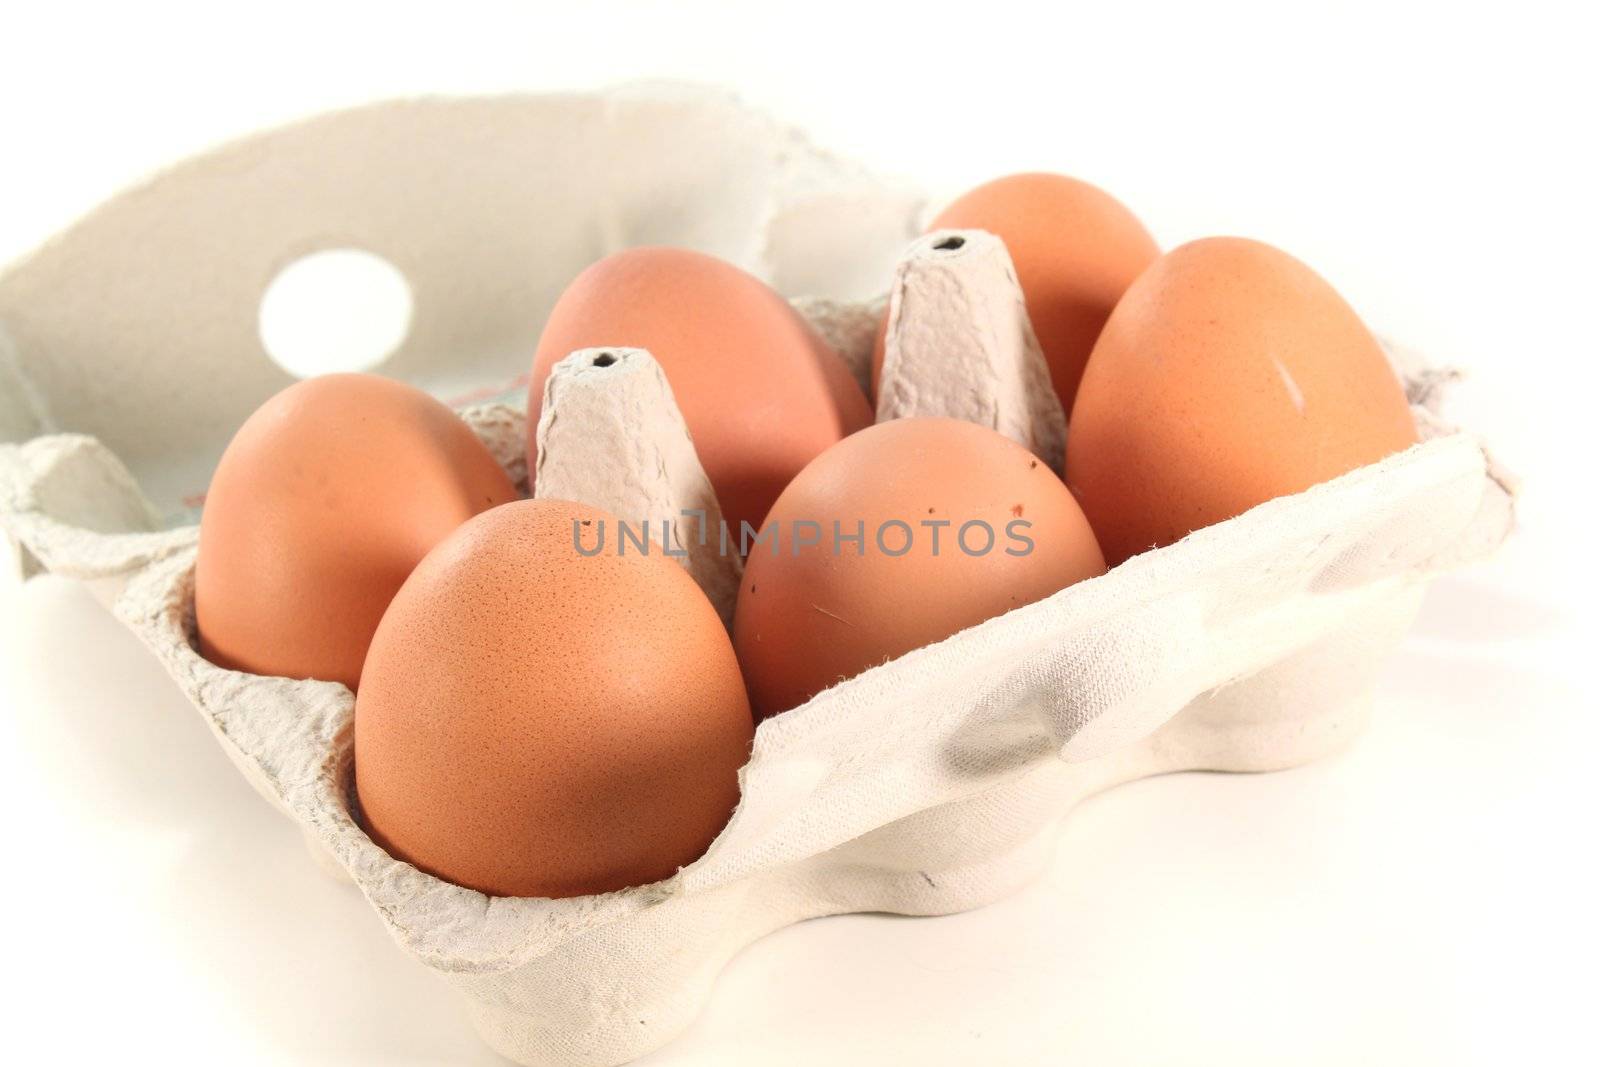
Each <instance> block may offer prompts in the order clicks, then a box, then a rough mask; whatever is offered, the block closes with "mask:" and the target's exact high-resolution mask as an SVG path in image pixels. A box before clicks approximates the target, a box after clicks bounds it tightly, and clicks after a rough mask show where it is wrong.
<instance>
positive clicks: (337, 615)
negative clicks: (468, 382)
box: [195, 374, 517, 688]
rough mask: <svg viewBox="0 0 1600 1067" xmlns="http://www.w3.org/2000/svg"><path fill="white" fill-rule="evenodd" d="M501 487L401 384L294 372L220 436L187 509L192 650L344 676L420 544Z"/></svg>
mask: <svg viewBox="0 0 1600 1067" xmlns="http://www.w3.org/2000/svg"><path fill="white" fill-rule="evenodd" d="M516 495H517V493H516V489H515V488H514V487H513V486H512V484H511V481H510V479H508V478H507V477H506V474H505V472H504V471H503V470H501V468H500V466H499V464H497V463H496V462H495V461H494V457H493V456H491V455H490V454H489V452H488V450H487V449H485V448H484V446H483V445H482V443H480V442H479V440H478V438H477V437H475V436H474V435H473V433H472V431H471V430H470V429H468V428H467V426H466V424H465V423H463V422H462V421H461V420H460V419H459V418H457V417H456V415H455V413H454V412H452V411H451V410H450V409H449V408H448V407H446V406H445V405H444V404H441V403H440V402H439V401H437V400H435V399H433V397H431V396H429V395H428V394H427V393H424V392H422V391H421V390H419V389H415V388H413V387H411V386H409V385H406V384H404V383H402V382H397V381H393V380H391V379H388V378H381V377H378V376H376V375H371V374H332V375H328V376H326V377H321V378H312V379H309V380H307V381H303V382H297V383H296V384H294V385H291V386H289V387H288V388H287V389H284V390H283V391H282V392H280V393H278V394H277V395H276V396H274V397H272V399H270V400H268V401H267V402H266V403H265V404H263V405H262V406H261V407H260V408H259V409H257V410H256V412H255V413H254V414H253V415H251V416H250V418H249V419H247V420H246V421H245V424H244V425H243V426H242V427H240V429H239V432H238V433H237V434H235V435H234V438H233V440H232V442H231V443H229V445H228V448H227V450H226V451H225V452H224V453H223V456H222V460H221V462H220V463H219V464H218V466H217V470H216V473H215V474H214V475H213V476H212V479H211V485H210V488H209V489H208V490H207V492H206V500H205V508H204V510H203V511H202V513H201V516H200V548H199V558H198V561H197V563H196V565H195V617H196V622H197V627H198V630H199V636H200V651H201V654H202V655H204V656H205V657H206V658H207V659H209V660H211V661H212V662H213V663H216V664H218V665H220V666H223V667H229V668H232V669H234V670H241V671H248V672H250V673H252V674H269V675H282V676H284V677H288V678H320V679H324V680H327V681H335V682H343V683H344V684H345V685H347V686H350V687H351V688H355V685H356V682H357V679H358V678H360V676H361V663H362V660H363V659H364V658H365V657H366V654H367V644H368V643H369V642H370V641H371V640H372V633H373V631H374V630H375V629H377V626H378V620H379V619H380V618H381V617H382V616H383V612H384V609H385V608H387V607H388V606H389V601H390V600H391V599H392V598H393V597H394V594H395V592H396V591H397V590H398V589H399V588H400V584H401V583H402V582H404V581H405V580H406V575H408V574H410V573H411V569H412V568H413V567H415V566H416V565H417V563H418V562H419V561H420V560H421V559H422V557H423V556H425V555H427V553H428V550H429V549H431V548H432V547H433V546H434V545H436V544H438V543H439V542H440V541H441V540H443V539H444V537H445V536H446V535H448V534H449V533H450V532H451V531H452V530H454V529H455V528H456V527H458V526H460V525H461V524H462V523H463V522H465V521H466V520H468V519H470V518H471V517H472V516H474V515H476V514H478V513H479V512H480V511H483V510H484V509H486V508H491V507H494V506H495V505H497V504H504V503H506V502H507V501H509V500H514V499H516Z"/></svg>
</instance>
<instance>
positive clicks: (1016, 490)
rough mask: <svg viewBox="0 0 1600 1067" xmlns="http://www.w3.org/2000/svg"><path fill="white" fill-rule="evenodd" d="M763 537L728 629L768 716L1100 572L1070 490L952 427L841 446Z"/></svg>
mask: <svg viewBox="0 0 1600 1067" xmlns="http://www.w3.org/2000/svg"><path fill="white" fill-rule="evenodd" d="M836 523H837V524H838V525H837V526H835V524H836ZM807 524H812V525H807ZM767 528H768V529H770V530H771V531H772V537H773V538H775V540H769V541H768V542H765V543H763V544H761V545H753V546H752V547H751V550H750V558H749V561H748V564H747V566H746V569H745V574H744V582H743V583H742V584H741V585H740V587H739V602H738V606H737V609H736V611H735V613H734V621H733V640H734V647H735V648H736V649H737V650H738V652H739V662H740V665H741V666H742V667H743V668H744V674H745V682H746V684H747V685H748V686H749V689H750V700H751V703H752V704H753V705H754V706H755V708H756V712H757V714H759V715H771V714H774V713H775V712H779V711H783V710H785V709H787V708H792V707H795V706H796V705H798V704H802V703H804V702H805V701H806V700H808V699H810V698H811V697H812V696H813V695H815V694H816V693H818V692H820V691H821V690H823V689H826V688H827V687H828V686H830V685H833V684H834V683H835V682H838V681H841V680H843V679H845V678H850V677H853V676H854V675H857V674H860V673H861V672H862V671H864V670H866V669H867V668H869V667H873V666H876V665H877V664H880V663H883V662H885V661H886V660H890V659H893V658H895V657H896V656H899V655H901V654H903V653H905V652H909V651H911V650H912V649H914V648H919V647H921V646H922V645H926V644H931V643H933V642H935V641H939V640H941V639H943V638H945V637H948V636H950V635H951V634H953V633H955V632H957V631H958V630H963V629H966V628H967V627H969V626H974V625H976V624H978V623H980V622H982V621H983V620H985V619H988V618H991V617H993V616H995V615H999V614H1002V613H1003V612H1006V611H1009V610H1010V609H1012V608H1014V607H1017V606H1019V605H1022V604H1028V603H1031V602H1032V601H1035V600H1040V599H1043V598H1044V597H1047V596H1049V595H1050V594H1051V593H1054V592H1056V591H1057V590H1058V589H1062V588H1065V587H1066V586H1069V585H1071V584H1072V583H1074V582H1076V581H1079V580H1081V579H1083V578H1088V577H1092V576H1093V575H1096V574H1100V573H1102V572H1103V571H1104V570H1105V561H1104V560H1103V559H1102V558H1101V555H1100V548H1099V546H1098V545H1096V544H1095V539H1094V534H1093V533H1092V532H1091V531H1090V529H1089V523H1088V522H1087V520H1085V519H1084V517H1083V512H1082V511H1080V510H1079V508H1078V504H1077V502H1076V501H1074V500H1073V499H1072V494H1071V493H1069V492H1068V491H1067V488H1066V486H1065V485H1063V484H1062V483H1061V480H1060V479H1059V478H1057V477H1056V476H1055V475H1054V474H1053V473H1051V471H1050V469H1049V468H1048V467H1047V466H1045V465H1044V464H1043V463H1042V462H1040V461H1039V460H1038V459H1037V458H1035V457H1034V456H1033V454H1032V453H1030V452H1029V451H1028V450H1027V449H1025V448H1023V447H1022V446H1021V445H1018V444H1016V443H1014V442H1012V441H1010V440H1008V439H1007V438H1005V437H1002V436H1000V435H999V434H998V433H995V432H994V431H993V430H989V429H986V428H984V427H981V426H976V425H974V424H972V423H967V422H960V421H958V420H955V419H942V418H912V419H896V420H894V421H892V422H885V423H880V424H879V425H877V426H873V427H871V428H870V429H866V430H863V431H861V432H860V433H858V434H856V435H855V436H853V437H848V438H846V439H845V440H843V441H841V442H840V443H839V444H837V445H835V446H833V447H832V448H830V449H829V450H828V451H826V452H824V453H823V454H822V455H820V456H818V457H817V458H816V459H815V460H813V461H812V463H811V464H810V465H809V466H808V467H806V469H805V470H804V471H802V472H801V473H800V476H799V477H798V478H796V479H795V480H794V481H793V482H792V483H791V484H790V486H789V488H787V489H785V490H784V492H783V495H782V496H781V497H779V498H778V502H777V504H776V505H774V506H773V509H772V513H771V514H770V515H769V516H768V519H767ZM835 530H837V531H838V532H839V534H841V535H842V536H840V537H837V538H836V537H835ZM857 532H860V533H861V534H862V539H861V542H860V543H859V545H858V544H857V543H856V542H854V541H851V540H848V538H850V537H852V536H853V535H854V534H855V533H857ZM813 535H815V536H813ZM807 541H814V542H815V543H812V544H806V543H805V542H807ZM774 547H776V552H774Z"/></svg>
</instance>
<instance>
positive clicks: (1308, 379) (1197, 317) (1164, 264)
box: [1067, 237, 1417, 566]
mask: <svg viewBox="0 0 1600 1067" xmlns="http://www.w3.org/2000/svg"><path fill="white" fill-rule="evenodd" d="M1416 440H1417V432H1416V425H1415V423H1414V422H1413V421H1412V418H1411V412H1410V409H1409V408H1408V407H1407V405H1406V397H1405V391H1404V390H1403V389H1402V387H1401V385H1400V382H1399V380H1398V379H1397V378H1396V377H1395V373H1394V371H1393V369H1392V368H1391V367H1390V365H1389V361H1388V359H1387V358H1386V357H1385V356H1384V353H1383V350H1382V349H1381V348H1379V347H1378V342H1377V341H1376V340H1375V339H1374V338H1373V336H1372V334H1371V333H1370V332H1369V331H1368V330H1367V328H1366V326H1364V325H1363V324H1362V322H1361V320H1360V319H1359V318H1357V317H1356V313H1355V312H1354V311H1352V310H1351V309H1350V306H1349V305H1348V304H1346V303H1345V302H1344V301H1343V300H1342V299H1340V297H1339V294H1338V293H1336V292H1334V291H1333V289H1332V287H1330V286H1329V285H1328V283H1327V282H1325V281H1323V280H1322V279H1321V278H1320V277H1318V276H1317V275H1316V274H1315V273H1314V272H1312V270H1311V269H1310V268H1309V267H1307V266H1306V265H1305V264H1303V263H1301V262H1300V261H1299V260H1297V259H1294V258H1293V257H1291V256H1289V255H1287V254H1285V253H1283V252H1280V251H1278V250H1277V249H1276V248H1273V247H1271V246H1269V245H1264V244H1261V243H1260V242H1258V241H1250V240H1245V239H1244V238H1240V237H1213V238H1208V239H1206V240H1202V241H1195V242H1192V243H1191V244H1186V245H1184V246H1183V247H1181V248H1177V249H1174V250H1173V251H1171V252H1169V253H1168V254H1167V255H1166V256H1164V257H1163V258H1162V259H1161V260H1159V261H1158V262H1157V263H1156V264H1155V265H1154V266H1152V267H1151V268H1150V269H1149V270H1148V271H1146V272H1145V273H1144V274H1143V275H1142V276H1140V278H1139V280H1138V281H1136V282H1135V283H1134V284H1133V286H1132V287H1131V288H1129V290H1128V293H1127V295H1126V296H1124V297H1123V298H1122V302H1121V303H1120V304H1118V305H1117V310H1116V312H1115V313H1114V314H1113V315H1112V316H1111V319H1110V321H1109V322H1108V323H1107V324H1106V328H1105V330H1104V332H1102V333H1101V335H1100V341H1099V343H1098V344H1097V345H1095V349H1094V355H1093V357H1092V358H1091V359H1090V360H1089V367H1088V370H1087V371H1086V372H1085V374H1084V377H1083V387H1082V388H1081V389H1080V390H1079V392H1078V402H1077V404H1076V405H1075V406H1074V407H1073V409H1072V418H1071V421H1070V422H1069V424H1068V430H1067V482H1068V484H1069V485H1071V486H1072V488H1073V491H1074V492H1075V493H1077V495H1078V499H1079V500H1080V501H1082V503H1083V509H1084V512H1085V513H1086V514H1087V515H1088V516H1089V521H1090V523H1091V524H1093V526H1094V529H1095V533H1096V534H1098V535H1099V538H1100V544H1101V547H1103V548H1104V549H1105V550H1106V558H1107V560H1109V561H1110V562H1111V564H1112V565H1113V566H1115V565H1116V564H1118V563H1120V562H1122V561H1123V560H1125V559H1127V558H1128V557H1129V556H1132V555H1135V554H1136V553H1139V552H1143V551H1145V550H1146V549H1149V548H1154V547H1159V546H1161V545H1168V544H1171V543H1172V542H1174V541H1177V540H1178V539H1180V538H1182V537H1183V536H1184V535H1185V534H1187V533H1189V532H1190V531H1192V530H1198V529H1200V528H1201V527H1204V526H1210V525H1211V524H1213V523H1217V522H1221V521H1222V520H1224V519H1227V518H1231V517H1232V516H1234V515H1238V514H1240V513H1241V512H1243V511H1247V510H1248V509H1250V508H1252V507H1255V506H1256V505H1257V504H1260V503H1263V502H1265V501H1268V500H1271V499H1273V498H1274V497H1279V496H1285V495H1287V494H1290V493H1298V492H1300V491H1301V490H1303V489H1308V488H1310V487H1311V486H1313V485H1316V484H1317V483H1318V482H1323V481H1326V480H1328V479H1329V478H1333V477H1336V476H1338V475H1340V474H1343V473H1345V472H1346V471H1349V470H1353V469H1355V468H1356V467H1360V466H1363V465H1364V464H1368V463H1372V462H1375V461H1376V460H1379V459H1382V458H1383V457H1384V456H1387V455H1389V454H1390V453H1391V452H1397V451H1400V450H1401V449H1404V448H1406V447H1408V446H1410V445H1412V444H1413V443H1415V442H1416Z"/></svg>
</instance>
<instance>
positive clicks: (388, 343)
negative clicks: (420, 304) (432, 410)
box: [259, 248, 411, 378]
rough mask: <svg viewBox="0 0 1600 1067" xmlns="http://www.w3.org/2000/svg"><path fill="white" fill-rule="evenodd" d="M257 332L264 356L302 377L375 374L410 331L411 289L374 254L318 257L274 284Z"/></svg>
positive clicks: (341, 252)
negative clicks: (375, 370) (373, 372)
mask: <svg viewBox="0 0 1600 1067" xmlns="http://www.w3.org/2000/svg"><path fill="white" fill-rule="evenodd" d="M259 326H260V330H261V344H262V346H263V347H264V348H266V350H267V355H269V356H271V357H272V361H273V362H274V363H276V364H277V365H278V366H280V367H282V368H283V369H284V370H286V371H288V372H289V373H290V374H293V375H294V376H295V377H297V378H311V377H315V376H316V375H318V374H332V373H335V372H338V371H361V370H370V369H371V368H373V367H376V366H377V365H378V364H380V363H382V362H383V361H384V360H385V359H388V358H389V357H390V356H391V355H393V354H394V352H395V350H396V349H398V348H399V347H400V345H401V343H402V342H404V341H405V339H406V333H407V332H408V331H409V330H410V329H411V286H409V285H408V284H406V279H405V275H403V274H401V273H400V271H399V270H398V269H396V267H395V265H394V264H393V263H390V262H389V261H388V260H387V259H384V258H383V257H382V256H375V255H373V254H372V253H371V252H364V251H362V250H361V249H359V248H330V249H327V250H325V251H322V252H313V253H311V254H310V255H308V256H303V257H301V258H300V259H297V260H295V261H294V262H293V263H290V264H289V265H288V266H286V267H284V268H283V269H282V270H281V271H279V272H278V274H277V277H275V278H273V279H272V282H271V284H269V285H268V286H267V291H266V293H265V295H263V296H262V298H261V318H260V324H259Z"/></svg>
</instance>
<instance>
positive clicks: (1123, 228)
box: [872, 172, 1161, 411]
mask: <svg viewBox="0 0 1600 1067" xmlns="http://www.w3.org/2000/svg"><path fill="white" fill-rule="evenodd" d="M934 230H987V231H988V232H990V233H992V234H995V235H996V236H998V237H999V238H1000V239H1001V240H1002V241H1004V242H1005V244H1006V251H1008V252H1010V253H1011V262H1012V263H1013V264H1014V265H1015V267H1016V270H1017V282H1018V284H1019V285H1020V286H1021V287H1022V295H1023V299H1024V302H1025V303H1026V304H1027V308H1028V318H1029V320H1030V321H1031V322H1032V323H1033V332H1034V334H1035V336H1037V337H1038V339H1039V347H1040V348H1042V349H1043V350H1044V357H1045V362H1046V363H1048V364H1049V365H1050V380H1051V382H1052V384H1053V385H1054V386H1055V389H1056V395H1057V396H1059V397H1060V398H1061V407H1062V409H1063V410H1065V411H1071V410H1072V402H1073V398H1074V397H1075V396H1076V395H1077V392H1078V382H1079V380H1080V379H1081V378H1082V377H1083V367H1084V364H1085V363H1086V362H1087V361H1088V359H1089V352H1090V350H1091V349H1093V348H1094V342H1095V338H1097V337H1098V336H1099V335H1100V330H1101V327H1103V326H1104V325H1105V322H1106V319H1107V318H1108V317H1109V316H1110V314H1111V309H1112V308H1114V307H1116V304H1117V301H1118V299H1120V298H1121V296H1122V294H1123V292H1124V291H1126V289H1127V288H1128V286H1129V285H1130V284H1131V283H1132V282H1133V280H1134V279H1135V278H1137V277H1138V276H1139V273H1140V272H1141V271H1143V270H1144V269H1145V268H1146V267H1148V266H1149V265H1150V264H1151V263H1152V262H1154V260H1155V259H1156V257H1157V256H1159V255H1160V254H1161V250H1160V248H1159V247H1157V245H1156V242H1155V239H1154V238H1153V237H1151V236H1150V233H1149V231H1148V230H1146V229H1145V228H1144V224H1143V223H1141V222H1140V221H1139V220H1138V219H1137V218H1136V217H1134V214H1133V212H1131V211H1129V210H1128V209H1127V208H1126V207H1124V206H1123V205H1122V202H1121V201H1119V200H1117V199H1116V198H1115V197H1113V196H1111V195H1110V194H1109V193H1106V192H1105V191H1103V190H1101V189H1099V188H1098V187H1096V186H1093V185H1090V184H1089V183H1088V182H1083V181H1079V180H1078V179H1076V178H1069V177H1066V176H1065V175H1062V174H1047V173H1039V172H1034V173H1027V174H1012V175H1009V176H1007V177H1004V178H996V179H995V180H994V181H991V182H986V183H985V184H983V185H980V186H978V187H977V188H976V189H973V190H971V191H970V192H968V193H966V194H964V195H962V196H960V197H958V198H957V199H956V200H954V201H952V202H951V203H950V204H949V206H947V207H946V208H945V209H944V210H943V211H941V212H939V214H938V215H937V216H936V217H935V218H934V220H933V221H932V222H931V223H929V225H928V231H929V232H932V231H934ZM884 340H885V331H884V329H883V327H881V326H880V328H879V330H878V338H877V348H876V351H875V353H874V357H873V371H872V384H873V390H874V391H876V390H877V386H878V375H879V374H880V372H881V371H882V368H883V345H884Z"/></svg>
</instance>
